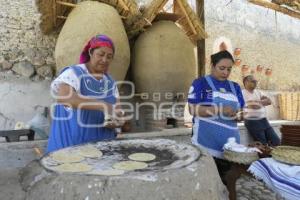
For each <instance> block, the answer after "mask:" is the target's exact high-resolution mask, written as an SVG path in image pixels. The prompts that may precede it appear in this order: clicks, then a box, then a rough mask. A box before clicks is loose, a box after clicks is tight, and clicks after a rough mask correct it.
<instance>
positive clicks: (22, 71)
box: [0, 0, 57, 130]
mask: <svg viewBox="0 0 300 200" xmlns="http://www.w3.org/2000/svg"><path fill="white" fill-rule="evenodd" d="M0 5H1V10H0V24H1V26H0V130H5V129H12V128H14V126H15V123H16V122H17V121H23V122H27V121H29V120H30V119H31V118H33V116H34V115H35V113H36V112H37V111H38V110H37V109H36V108H37V106H50V103H51V102H52V100H51V96H50V93H49V85H50V80H51V79H52V78H53V69H54V66H55V61H54V59H53V52H54V48H55V41H56V37H57V33H53V34H51V35H49V36H45V35H43V34H42V33H41V31H40V29H39V22H40V14H39V12H38V10H37V7H36V5H35V0H22V1H20V0H0ZM45 79H46V80H45Z"/></svg>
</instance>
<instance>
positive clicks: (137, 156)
mask: <svg viewBox="0 0 300 200" xmlns="http://www.w3.org/2000/svg"><path fill="white" fill-rule="evenodd" d="M128 158H129V159H130V160H134V161H143V162H145V161H151V160H155V158H156V156H155V155H153V154H151V153H133V154H130V155H129V156H128Z"/></svg>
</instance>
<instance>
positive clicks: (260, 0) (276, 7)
mask: <svg viewBox="0 0 300 200" xmlns="http://www.w3.org/2000/svg"><path fill="white" fill-rule="evenodd" d="M248 1H249V2H250V3H253V4H256V5H259V6H263V7H265V8H270V9H273V10H275V11H278V12H281V13H283V14H286V15H289V16H291V17H295V18H298V19H300V12H296V11H293V10H290V9H288V8H285V7H282V6H280V5H278V4H275V3H271V2H268V1H264V0H248Z"/></svg>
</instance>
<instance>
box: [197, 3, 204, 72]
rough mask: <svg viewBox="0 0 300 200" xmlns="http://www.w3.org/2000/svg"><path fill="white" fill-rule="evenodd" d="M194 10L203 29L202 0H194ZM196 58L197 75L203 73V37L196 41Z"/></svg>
mask: <svg viewBox="0 0 300 200" xmlns="http://www.w3.org/2000/svg"><path fill="white" fill-rule="evenodd" d="M196 9H197V10H196V12H197V15H198V16H199V19H200V21H201V23H202V24H203V29H204V31H205V18H204V0H196ZM197 60H198V63H197V64H198V72H197V73H198V76H204V75H205V39H201V40H198V42H197Z"/></svg>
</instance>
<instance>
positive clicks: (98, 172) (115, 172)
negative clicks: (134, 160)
mask: <svg viewBox="0 0 300 200" xmlns="http://www.w3.org/2000/svg"><path fill="white" fill-rule="evenodd" d="M89 174H93V175H102V176H118V175H122V174H124V170H118V169H107V170H94V171H91V172H89Z"/></svg>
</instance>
